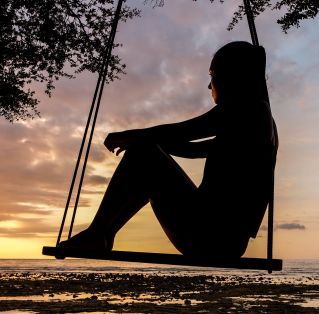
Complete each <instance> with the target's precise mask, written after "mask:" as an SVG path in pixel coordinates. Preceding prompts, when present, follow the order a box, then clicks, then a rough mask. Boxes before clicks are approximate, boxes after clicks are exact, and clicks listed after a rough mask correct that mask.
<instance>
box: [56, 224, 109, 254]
mask: <svg viewBox="0 0 319 314" xmlns="http://www.w3.org/2000/svg"><path fill="white" fill-rule="evenodd" d="M113 241H114V240H113V238H111V239H107V238H106V236H105V234H103V233H99V232H94V231H92V230H90V229H85V230H83V231H81V232H80V233H78V234H76V235H74V236H73V237H71V238H70V239H68V240H66V241H62V242H60V244H59V247H63V248H83V249H94V250H103V251H105V250H106V251H111V250H112V248H113Z"/></svg>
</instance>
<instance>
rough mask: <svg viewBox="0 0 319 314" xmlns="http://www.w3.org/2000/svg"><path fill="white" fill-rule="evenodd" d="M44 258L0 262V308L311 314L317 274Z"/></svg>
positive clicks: (315, 309) (317, 296)
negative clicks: (27, 262)
mask: <svg viewBox="0 0 319 314" xmlns="http://www.w3.org/2000/svg"><path fill="white" fill-rule="evenodd" d="M16 263H18V262H16ZM41 263H42V264H41ZM48 263H53V264H54V265H53V266H49V267H43V264H44V262H39V264H38V265H35V266H33V267H27V266H26V265H23V266H21V269H17V270H18V271H14V267H13V264H14V263H13V264H11V266H10V263H9V266H7V267H6V266H3V267H2V269H1V265H0V269H1V273H0V293H1V294H0V313H2V314H4V313H12V314H13V313H17V314H18V313H21V314H22V313H25V312H26V311H27V313H319V274H318V273H317V271H316V269H313V268H312V271H308V272H306V271H305V270H304V271H303V272H302V273H297V272H296V274H293V272H291V271H290V273H289V271H288V272H287V271H286V272H284V273H280V274H273V275H269V274H268V273H267V272H261V271H252V272H249V271H247V272H238V271H236V270H219V271H218V270H215V271H212V270H209V269H199V270H198V269H187V268H185V267H184V268H183V267H180V268H176V267H163V266H158V267H157V266H156V265H155V266H154V265H152V266H143V265H142V266H140V265H138V266H137V265H136V264H135V265H133V267H130V265H125V267H124V266H123V265H120V266H116V264H113V266H112V265H111V266H105V267H104V268H103V264H101V263H100V264H98V265H97V264H95V266H91V268H90V267H85V265H89V264H88V263H89V262H87V261H84V262H83V263H84V264H83V265H82V266H79V265H81V261H76V262H74V263H75V265H74V267H72V266H65V267H64V268H63V262H56V261H52V262H48ZM0 264H1V263H0ZM40 264H41V265H42V268H41V269H40V270H39V271H35V269H36V268H38V269H39V265H40ZM3 265H5V263H4V262H3ZM7 265H8V263H7ZM30 265H32V262H30ZM67 265H72V261H70V260H69V261H68V262H67ZM96 265H97V266H96ZM71 270H72V271H71Z"/></svg>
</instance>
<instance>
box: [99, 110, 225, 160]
mask: <svg viewBox="0 0 319 314" xmlns="http://www.w3.org/2000/svg"><path fill="white" fill-rule="evenodd" d="M221 121H222V117H221V109H220V107H219V106H215V107H214V108H212V109H211V110H209V111H208V112H206V113H204V114H202V115H200V116H198V117H195V118H192V119H189V120H186V121H182V122H177V123H171V124H163V125H158V126H154V127H150V128H145V129H135V130H128V131H123V132H116V133H110V134H109V135H108V136H107V138H106V139H105V142H104V145H105V146H106V147H107V149H109V150H110V151H111V152H114V151H115V150H116V149H118V151H117V152H116V154H117V155H118V154H119V153H120V152H122V151H123V150H126V149H127V148H128V147H129V146H130V145H132V144H134V143H136V142H140V141H148V142H153V143H157V144H160V145H161V146H163V147H164V146H166V145H169V146H170V148H171V150H173V147H174V146H175V147H176V149H175V151H177V150H178V147H180V148H179V150H180V151H182V150H184V149H182V148H181V147H182V146H183V147H184V148H186V147H188V150H189V151H191V150H193V147H194V150H197V149H198V150H199V149H201V148H204V144H203V145H202V146H201V145H199V144H196V143H190V141H193V140H197V139H202V138H207V137H211V136H215V135H216V132H217V130H218V129H219V127H220V123H221ZM195 147H196V148H195ZM197 147H198V148H197ZM191 148H192V149H191ZM186 150H187V149H186ZM186 150H185V151H186Z"/></svg>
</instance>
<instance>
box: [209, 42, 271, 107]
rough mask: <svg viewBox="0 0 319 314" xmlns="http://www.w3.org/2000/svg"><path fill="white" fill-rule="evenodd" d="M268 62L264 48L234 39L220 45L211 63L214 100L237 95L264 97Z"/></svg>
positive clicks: (231, 97) (232, 97)
mask: <svg viewBox="0 0 319 314" xmlns="http://www.w3.org/2000/svg"><path fill="white" fill-rule="evenodd" d="M265 65H266V55H265V50H264V48H263V47H260V46H259V47H257V46H253V45H252V44H250V43H248V42H245V41H235V42H231V43H228V44H227V45H225V46H223V47H222V48H220V49H219V50H218V51H217V52H216V53H215V55H214V57H213V60H212V62H211V65H210V74H211V79H212V84H211V87H212V94H213V97H214V99H215V102H218V101H221V100H227V99H234V98H238V97H245V98H247V97H249V98H256V97H257V98H265V97H266V93H267V92H266V91H267V90H266V82H265ZM214 94H215V95H214Z"/></svg>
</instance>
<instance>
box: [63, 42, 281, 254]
mask: <svg viewBox="0 0 319 314" xmlns="http://www.w3.org/2000/svg"><path fill="white" fill-rule="evenodd" d="M209 74H210V81H209V85H208V88H209V89H211V93H212V97H213V99H214V101H215V103H216V106H214V107H213V108H212V109H211V110H209V111H208V112H206V113H205V114H203V115H200V116H198V117H195V118H193V119H190V120H187V121H183V122H179V123H172V124H165V125H159V126H155V127H151V128H145V129H137V130H128V131H124V132H116V133H110V134H109V135H108V136H107V138H106V140H105V146H106V147H107V149H109V150H110V151H111V152H116V153H117V154H118V153H120V152H121V151H125V154H124V156H123V158H122V160H121V162H120V164H119V165H118V167H117V169H116V171H115V173H114V175H113V177H112V179H111V181H110V183H109V185H108V188H107V190H106V193H105V195H104V198H103V200H102V202H101V205H100V208H99V209H98V211H97V213H96V216H95V218H94V219H93V221H92V223H91V225H90V226H89V227H88V229H86V230H84V231H82V232H80V233H79V234H77V235H75V236H73V237H72V238H71V239H70V240H67V241H64V242H61V244H60V245H61V246H65V247H83V248H98V249H106V250H111V249H112V247H113V240H114V237H115V235H116V233H117V232H118V231H119V230H120V229H121V228H122V227H123V226H124V225H125V224H126V223H127V222H128V220H129V219H130V218H131V217H132V216H134V215H135V214H136V213H137V212H138V211H139V210H140V209H141V208H142V207H143V206H145V205H146V204H147V203H148V202H150V203H151V206H152V208H153V210H154V213H155V215H156V217H157V219H158V220H159V222H160V224H161V226H162V228H163V229H164V231H165V233H166V235H167V236H168V238H169V239H170V241H171V242H172V243H173V245H174V246H175V247H176V249H177V250H179V251H180V252H182V253H183V254H185V255H193V256H211V257H239V256H241V255H243V254H244V252H245V250H246V247H247V244H248V240H249V238H250V237H256V234H257V231H258V229H259V226H260V224H261V221H262V218H263V216H264V213H265V210H266V207H267V203H268V201H269V196H270V190H271V174H272V171H273V167H274V164H275V158H276V152H277V147H278V137H277V132H276V126H275V123H274V121H273V118H272V115H271V111H270V106H269V102H268V96H267V89H266V83H265V52H264V49H263V48H262V47H254V46H252V45H251V44H249V43H247V42H231V43H229V44H227V45H225V46H224V47H222V48H221V49H219V50H218V51H217V52H216V54H215V55H214V57H213V60H212V62H211V65H210V68H209ZM195 140H201V141H195ZM170 155H174V156H179V157H186V158H206V164H205V169H204V175H203V179H202V182H201V184H200V185H199V187H197V186H196V185H195V184H194V183H193V182H192V181H191V180H190V178H189V177H188V176H187V174H186V173H185V172H184V171H183V170H182V169H181V168H180V167H179V165H178V164H177V163H176V162H175V161H174V160H173V158H172V157H171V156H170Z"/></svg>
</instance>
